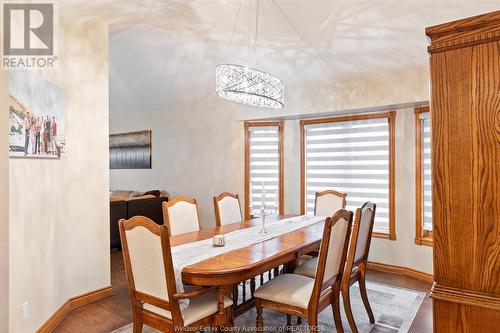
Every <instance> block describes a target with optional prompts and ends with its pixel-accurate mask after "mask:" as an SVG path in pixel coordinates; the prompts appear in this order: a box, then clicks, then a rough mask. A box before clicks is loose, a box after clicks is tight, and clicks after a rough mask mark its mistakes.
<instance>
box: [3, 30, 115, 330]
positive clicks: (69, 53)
mask: <svg viewBox="0 0 500 333" xmlns="http://www.w3.org/2000/svg"><path fill="white" fill-rule="evenodd" d="M107 50H108V28H107V26H99V25H97V24H92V25H83V24H77V23H71V24H70V23H67V22H66V23H65V22H61V26H60V43H59V59H60V62H59V68H58V69H57V70H53V71H41V72H40V73H39V75H42V76H43V77H45V78H47V79H48V80H51V81H52V82H54V83H56V84H58V85H60V86H62V87H63V89H64V91H65V95H66V152H65V154H64V155H63V157H62V158H61V159H60V160H37V159H29V160H28V159H11V160H10V165H9V167H10V177H9V179H10V188H9V195H10V211H9V220H10V230H9V231H10V272H9V273H10V297H9V303H10V325H9V326H10V329H9V332H11V333H25V332H34V331H35V330H36V329H38V328H39V327H40V326H41V325H42V324H43V323H44V322H45V321H46V320H47V319H48V318H49V317H50V316H51V315H52V314H53V313H54V312H55V311H56V310H57V309H58V308H59V307H60V306H61V305H62V304H63V303H64V302H65V301H67V300H68V299H69V298H71V297H73V296H77V295H80V294H83V293H86V292H89V291H92V290H95V289H98V288H102V287H106V286H109V285H110V257H109V203H108V183H109V172H108V163H109V161H108V135H109V128H108V52H107ZM0 202H2V200H0ZM25 301H29V302H30V317H29V319H28V320H26V321H23V320H22V304H23V303H24V302H25Z"/></svg>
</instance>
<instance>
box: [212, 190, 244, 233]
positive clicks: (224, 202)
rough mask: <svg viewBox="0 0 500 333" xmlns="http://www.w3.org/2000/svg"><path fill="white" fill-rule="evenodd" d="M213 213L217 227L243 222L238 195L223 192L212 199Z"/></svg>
mask: <svg viewBox="0 0 500 333" xmlns="http://www.w3.org/2000/svg"><path fill="white" fill-rule="evenodd" d="M214 211H215V224H216V225H217V226H218V227H220V226H223V225H226V224H231V223H237V222H241V221H243V216H242V215H241V206H240V198H239V196H238V194H232V193H229V192H224V193H221V194H219V195H218V196H216V197H214Z"/></svg>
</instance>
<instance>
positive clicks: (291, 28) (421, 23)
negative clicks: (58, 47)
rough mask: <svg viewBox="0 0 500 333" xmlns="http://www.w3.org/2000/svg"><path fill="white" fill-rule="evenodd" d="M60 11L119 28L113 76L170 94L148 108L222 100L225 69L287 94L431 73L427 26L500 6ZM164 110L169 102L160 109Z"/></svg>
mask: <svg viewBox="0 0 500 333" xmlns="http://www.w3.org/2000/svg"><path fill="white" fill-rule="evenodd" d="M257 5H258V6H259V16H258V29H257V30H258V38H257V43H255V33H256V12H257ZM60 8H61V12H62V15H63V17H69V18H71V19H72V20H74V19H78V20H83V21H92V22H95V21H102V22H105V23H108V24H110V25H111V33H110V67H111V68H110V71H111V72H114V73H115V74H114V75H115V79H116V81H117V82H118V83H117V84H120V82H122V83H123V84H127V85H130V82H129V81H130V80H129V79H130V78H132V77H134V78H136V79H135V80H134V83H132V85H134V84H135V85H136V88H138V89H140V85H143V84H145V83H148V86H151V85H152V83H153V85H155V84H156V85H157V86H158V87H161V90H156V89H155V88H152V89H150V91H149V92H147V91H143V92H141V93H144V94H145V96H143V98H144V99H146V98H153V99H158V98H159V97H158V94H161V92H163V95H165V91H170V92H173V93H171V94H170V97H169V98H170V99H169V103H172V98H173V99H174V100H175V102H174V104H175V105H176V104H179V105H181V104H183V103H184V101H183V100H182V98H183V97H182V96H185V98H188V97H191V98H192V96H193V93H194V94H195V95H196V96H198V97H199V98H201V99H210V98H213V97H214V87H213V80H214V67H215V65H217V64H219V63H224V62H230V63H238V64H242V65H249V66H251V67H257V68H259V69H261V70H265V71H269V72H271V73H273V74H275V75H277V76H278V77H280V78H281V79H282V80H283V81H285V83H286V85H287V86H288V87H290V86H291V87H296V86H299V85H300V86H303V85H314V84H322V83H325V82H331V81H335V82H339V81H341V80H346V79H351V78H356V77H359V76H362V75H379V74H381V73H384V72H400V71H410V70H414V69H423V68H426V67H427V62H428V55H427V52H426V46H427V44H428V42H427V40H426V37H425V32H424V31H425V27H427V26H430V25H435V24H439V23H444V22H447V21H451V20H455V19H460V18H464V17H469V16H473V15H477V14H482V13H485V12H490V11H494V10H498V9H500V3H499V2H498V0H438V1H436V0H419V1H415V0H384V1H373V0H260V1H257V0H241V1H240V0H191V1H189V0H185V1H182V0H177V1H174V0H136V1H132V0H129V1H123V0H94V1H88V0H62V1H60ZM238 13H239V15H238ZM233 30H234V34H233ZM231 41H232V42H231ZM138 60H139V61H138ZM124 71H128V72H129V73H123V72H124ZM129 76H130V77H129ZM123 88H124V89H125V87H123ZM126 88H127V89H131V87H130V86H128V87H126ZM118 89H119V88H118ZM123 92H125V91H123ZM189 92H191V94H189ZM164 102H165V101H162V100H161V97H160V100H158V103H160V104H161V103H164Z"/></svg>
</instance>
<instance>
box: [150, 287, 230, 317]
mask: <svg viewBox="0 0 500 333" xmlns="http://www.w3.org/2000/svg"><path fill="white" fill-rule="evenodd" d="M187 289H190V288H187ZM231 305H233V301H232V300H231V299H230V298H229V297H226V296H224V309H225V308H227V307H229V306H231ZM143 307H144V309H145V310H148V311H151V312H154V313H156V314H159V315H160V316H163V317H166V318H169V319H172V315H171V314H170V311H167V310H164V309H161V308H159V307H156V306H154V305H151V304H144V305H143ZM217 311H218V309H217V295H216V293H215V292H207V293H206V294H203V295H201V296H198V297H195V298H191V299H190V300H189V305H188V306H187V308H185V309H182V310H181V313H182V319H183V320H184V325H189V324H192V323H194V322H196V321H198V320H200V319H203V318H206V317H209V316H211V315H213V314H214V313H216V312H217Z"/></svg>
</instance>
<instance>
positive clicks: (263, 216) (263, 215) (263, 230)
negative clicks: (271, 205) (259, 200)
mask: <svg viewBox="0 0 500 333" xmlns="http://www.w3.org/2000/svg"><path fill="white" fill-rule="evenodd" d="M266 214H267V212H266V210H265V209H264V208H261V209H260V218H261V219H262V227H261V228H260V230H259V234H267V233H269V231H267V229H266Z"/></svg>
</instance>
